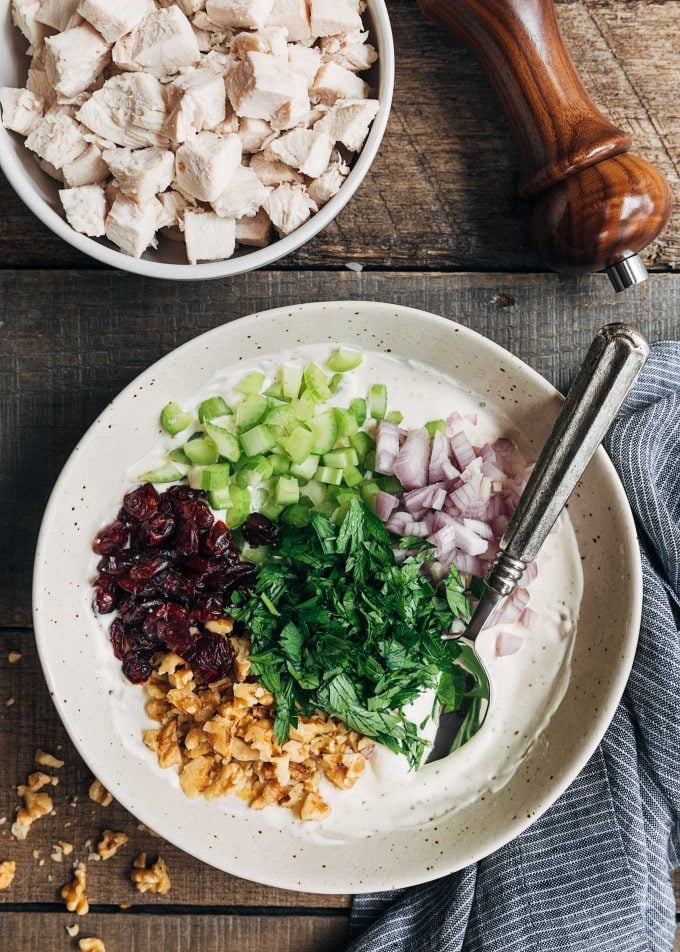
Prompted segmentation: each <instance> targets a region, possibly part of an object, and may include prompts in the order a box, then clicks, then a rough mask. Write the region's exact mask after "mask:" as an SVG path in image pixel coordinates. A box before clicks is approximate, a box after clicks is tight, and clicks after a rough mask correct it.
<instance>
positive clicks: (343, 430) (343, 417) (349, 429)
mask: <svg viewBox="0 0 680 952" xmlns="http://www.w3.org/2000/svg"><path fill="white" fill-rule="evenodd" d="M333 413H334V415H335V420H336V422H337V424H338V436H353V435H354V434H355V433H356V432H357V430H358V429H359V424H358V423H357V419H356V417H355V416H354V414H353V413H352V412H351V411H350V410H342V409H340V407H334V409H333Z"/></svg>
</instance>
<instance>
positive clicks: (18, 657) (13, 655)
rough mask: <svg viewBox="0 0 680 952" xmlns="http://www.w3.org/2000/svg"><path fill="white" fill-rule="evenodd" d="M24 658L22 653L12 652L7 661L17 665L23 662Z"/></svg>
mask: <svg viewBox="0 0 680 952" xmlns="http://www.w3.org/2000/svg"><path fill="white" fill-rule="evenodd" d="M22 657H23V655H22V654H21V652H20V651H10V653H9V654H8V655H7V660H8V661H9V663H10V664H17V662H19V661H21V659H22Z"/></svg>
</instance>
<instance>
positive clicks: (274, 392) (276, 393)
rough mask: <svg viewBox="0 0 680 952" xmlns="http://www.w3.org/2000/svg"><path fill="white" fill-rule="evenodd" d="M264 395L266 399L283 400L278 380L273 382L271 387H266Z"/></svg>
mask: <svg viewBox="0 0 680 952" xmlns="http://www.w3.org/2000/svg"><path fill="white" fill-rule="evenodd" d="M265 393H266V395H267V396H268V397H274V399H276V400H283V398H284V396H285V394H284V392H283V388H282V387H281V384H280V383H279V381H278V380H275V381H274V383H273V384H272V385H271V387H267V389H266V390H265Z"/></svg>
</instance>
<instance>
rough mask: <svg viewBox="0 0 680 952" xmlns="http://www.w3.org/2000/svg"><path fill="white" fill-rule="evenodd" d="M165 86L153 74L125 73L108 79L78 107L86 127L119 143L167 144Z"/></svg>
mask: <svg viewBox="0 0 680 952" xmlns="http://www.w3.org/2000/svg"><path fill="white" fill-rule="evenodd" d="M165 117H166V113H165V97H164V95H163V87H162V86H161V84H160V82H159V81H158V80H157V79H156V77H155V76H151V75H150V74H149V73H124V74H123V75H122V76H113V77H112V78H111V79H109V80H107V81H106V82H105V83H104V85H103V86H102V88H101V89H98V90H97V91H96V92H94V93H93V94H92V96H91V97H90V99H88V101H87V102H86V103H85V104H84V105H83V106H81V108H80V109H79V110H78V113H77V118H78V120H79V122H82V124H83V125H84V126H87V128H88V129H91V130H92V132H95V133H97V135H99V136H101V137H102V138H103V139H108V140H109V141H110V142H114V143H115V144H116V145H128V146H132V147H133V148H134V147H137V146H145V145H165V144H166V143H167V137H166V136H165V135H164V134H163V126H164V125H165Z"/></svg>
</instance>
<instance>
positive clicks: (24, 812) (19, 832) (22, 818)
mask: <svg viewBox="0 0 680 952" xmlns="http://www.w3.org/2000/svg"><path fill="white" fill-rule="evenodd" d="M58 783H59V778H58V777H53V776H52V775H51V774H46V773H43V772H42V771H39V770H37V771H35V772H34V773H32V774H29V776H28V779H27V781H26V783H25V784H20V785H19V786H18V787H17V794H18V795H19V796H20V797H23V801H24V805H23V806H22V807H17V818H16V820H15V822H14V823H13V824H12V829H11V833H12V836H13V837H14V838H15V839H16V840H25V839H26V837H27V836H28V831H29V830H30V828H31V827H32V826H33V824H34V823H35V821H36V820H39V819H40V818H41V817H43V816H47V814H48V813H51V812H52V809H53V807H54V803H53V801H52V797H51V796H50V795H49V793H44V792H43V790H42V788H43V787H46V786H48V785H49V784H51V785H53V786H56V785H57V784H58Z"/></svg>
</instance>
